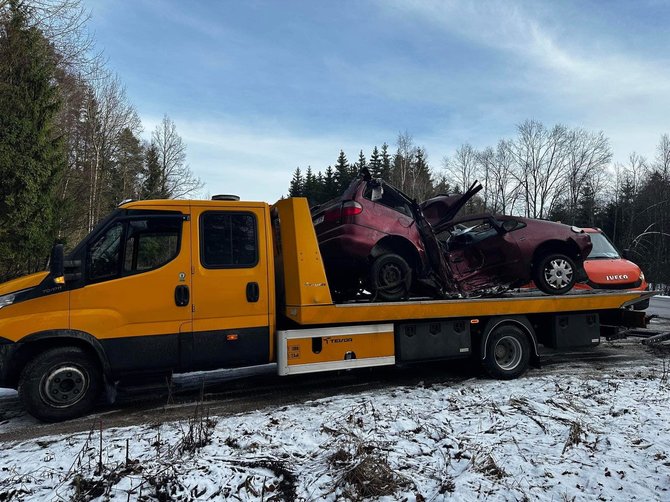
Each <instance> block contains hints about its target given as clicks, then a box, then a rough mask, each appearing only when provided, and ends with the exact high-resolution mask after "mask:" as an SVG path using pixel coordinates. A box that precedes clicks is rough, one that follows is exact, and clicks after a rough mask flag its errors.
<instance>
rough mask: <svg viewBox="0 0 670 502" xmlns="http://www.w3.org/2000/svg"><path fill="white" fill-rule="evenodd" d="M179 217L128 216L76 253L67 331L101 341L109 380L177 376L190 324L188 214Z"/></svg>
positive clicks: (167, 214)
mask: <svg viewBox="0 0 670 502" xmlns="http://www.w3.org/2000/svg"><path fill="white" fill-rule="evenodd" d="M180 209H182V210H181V211H155V210H151V211H146V210H133V211H129V212H128V214H126V215H124V216H120V217H118V218H116V219H114V220H112V221H110V222H109V224H107V225H106V226H105V227H104V228H102V229H101V230H100V232H98V233H97V234H95V235H91V238H90V240H89V242H88V243H87V245H86V248H85V250H83V251H82V255H81V261H82V262H83V263H82V271H83V274H82V279H81V280H80V281H77V282H75V283H73V284H72V291H71V294H70V312H71V315H70V326H71V329H73V330H77V331H81V332H84V333H88V334H91V335H93V336H95V337H96V338H98V339H99V340H100V341H101V343H102V345H103V347H104V349H105V352H106V354H107V357H108V358H109V361H110V364H111V365H112V370H113V371H114V372H115V373H117V374H118V373H131V372H134V371H142V372H146V371H152V370H157V371H164V370H167V371H170V370H177V369H179V347H180V333H181V332H184V331H190V322H191V306H190V289H191V274H190V269H191V230H190V221H189V215H188V212H189V209H188V206H183V207H182V208H180Z"/></svg>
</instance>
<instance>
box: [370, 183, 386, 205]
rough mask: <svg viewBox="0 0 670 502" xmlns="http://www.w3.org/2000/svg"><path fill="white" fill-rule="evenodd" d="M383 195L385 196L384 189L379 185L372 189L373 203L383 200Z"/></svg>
mask: <svg viewBox="0 0 670 502" xmlns="http://www.w3.org/2000/svg"><path fill="white" fill-rule="evenodd" d="M383 195H384V188H383V187H382V186H381V185H379V186H376V187H373V188H372V195H371V197H370V198H371V199H372V202H377V201H378V200H380V199H381V198H382V196H383Z"/></svg>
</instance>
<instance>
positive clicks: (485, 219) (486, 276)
mask: <svg viewBox="0 0 670 502" xmlns="http://www.w3.org/2000/svg"><path fill="white" fill-rule="evenodd" d="M517 226H518V222H517V221H516V220H512V219H509V220H505V221H499V220H497V219H496V218H495V217H493V216H491V215H474V216H469V217H467V218H462V219H459V220H457V221H453V222H450V224H449V226H448V227H443V228H439V229H437V230H438V231H439V235H440V237H441V238H442V243H443V248H444V250H445V256H446V258H447V263H448V264H449V266H450V267H451V268H452V271H453V273H454V278H455V279H456V280H457V281H458V282H459V283H460V285H461V288H462V289H464V290H466V291H469V292H471V291H476V290H481V289H490V288H498V287H506V286H509V285H512V284H514V283H516V282H518V279H519V277H520V275H523V276H527V275H528V274H527V272H524V271H523V270H522V268H523V266H522V265H523V264H522V260H521V253H520V251H519V246H518V244H517V242H516V239H515V236H514V232H513V230H514V229H516V228H517Z"/></svg>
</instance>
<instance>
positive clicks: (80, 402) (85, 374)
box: [18, 347, 102, 422]
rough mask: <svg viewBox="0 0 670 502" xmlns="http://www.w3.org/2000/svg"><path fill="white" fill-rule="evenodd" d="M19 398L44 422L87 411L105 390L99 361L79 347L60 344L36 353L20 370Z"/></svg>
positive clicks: (78, 414) (31, 412) (33, 414)
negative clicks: (103, 389)
mask: <svg viewBox="0 0 670 502" xmlns="http://www.w3.org/2000/svg"><path fill="white" fill-rule="evenodd" d="M18 390H19V399H20V400H21V402H22V403H23V406H24V407H25V409H26V410H27V411H28V413H30V414H31V415H32V416H34V417H35V418H38V419H40V420H42V421H44V422H59V421H61V420H68V419H71V418H75V417H79V416H82V415H85V414H86V413H88V412H89V411H90V410H91V409H92V408H93V405H94V404H95V402H96V400H97V399H98V396H99V395H100V392H101V390H102V375H101V372H100V368H99V366H98V364H97V362H96V361H94V360H93V358H92V357H91V356H89V355H88V354H87V353H86V352H85V351H84V350H82V349H80V348H78V347H57V348H53V349H49V350H45V351H44V352H42V353H40V354H38V355H36V356H35V357H34V358H33V359H31V360H30V361H29V362H28V364H26V366H25V367H24V369H23V371H22V372H21V378H20V380H19V386H18Z"/></svg>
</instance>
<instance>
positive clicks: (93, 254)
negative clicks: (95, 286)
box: [86, 222, 123, 281]
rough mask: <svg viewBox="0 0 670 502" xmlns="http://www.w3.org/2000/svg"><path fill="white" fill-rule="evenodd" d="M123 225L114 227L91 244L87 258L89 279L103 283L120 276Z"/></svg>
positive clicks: (116, 224) (117, 224)
mask: <svg viewBox="0 0 670 502" xmlns="http://www.w3.org/2000/svg"><path fill="white" fill-rule="evenodd" d="M122 234H123V224H122V223H120V222H118V223H115V224H114V225H112V226H111V227H110V228H109V229H108V230H107V231H106V232H105V233H104V234H102V235H101V236H100V237H98V238H97V239H96V240H95V241H94V242H93V244H91V246H90V248H89V251H88V256H87V262H88V263H87V267H86V268H87V270H88V279H89V280H90V281H101V280H104V279H110V278H112V277H115V276H117V275H118V274H119V261H120V259H121V235H122Z"/></svg>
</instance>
